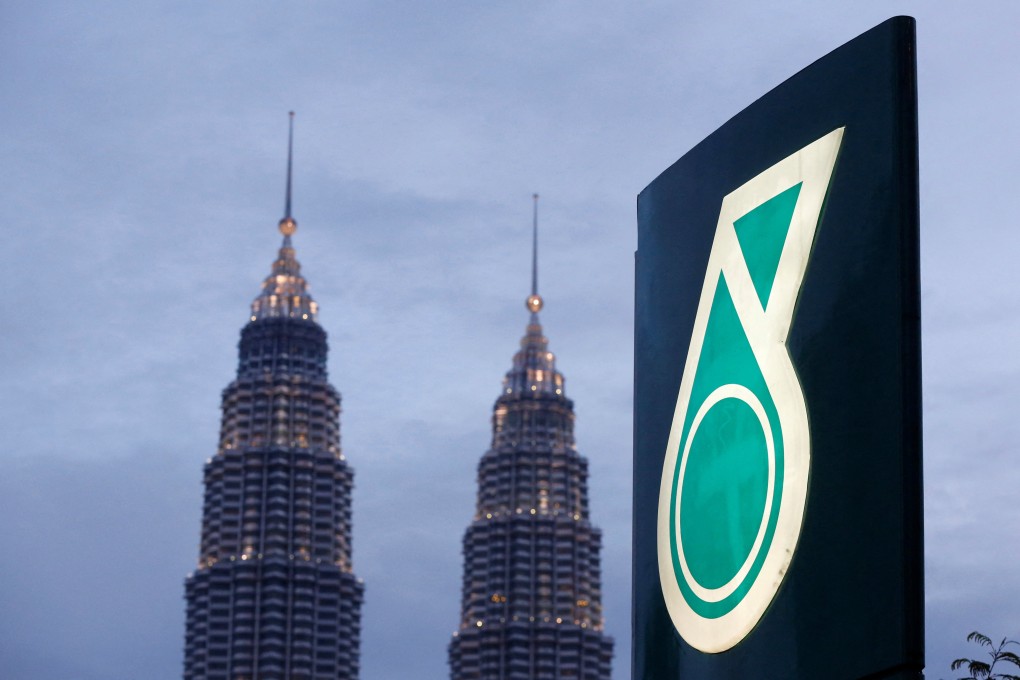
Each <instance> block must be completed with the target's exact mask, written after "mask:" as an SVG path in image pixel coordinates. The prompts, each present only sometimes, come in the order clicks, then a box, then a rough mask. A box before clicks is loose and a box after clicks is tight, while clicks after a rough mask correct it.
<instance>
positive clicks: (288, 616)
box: [184, 114, 613, 680]
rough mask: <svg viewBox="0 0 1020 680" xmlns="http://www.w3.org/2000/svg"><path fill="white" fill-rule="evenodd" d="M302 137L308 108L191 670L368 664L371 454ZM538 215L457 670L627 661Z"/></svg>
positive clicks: (254, 327) (308, 672)
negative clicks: (311, 229) (329, 291)
mask: <svg viewBox="0 0 1020 680" xmlns="http://www.w3.org/2000/svg"><path fill="white" fill-rule="evenodd" d="M292 116H293V114H292ZM292 150H293V117H292V118H291V133H290V145H289V151H288V159H287V192H286V208H285V214H284V218H283V219H282V220H280V224H279V228H280V231H281V233H282V234H283V243H282V245H281V247H280V251H279V254H278V257H277V259H276V261H275V262H274V263H273V266H272V272H271V273H270V275H269V276H268V277H267V278H266V279H265V280H264V281H263V283H262V289H261V291H260V292H259V294H258V296H257V297H256V298H255V300H254V302H253V303H252V306H251V315H250V317H249V322H248V324H247V325H246V326H245V327H244V328H243V329H242V331H241V340H240V343H239V361H238V369H237V377H236V378H235V379H234V381H233V382H231V383H230V385H228V386H227V388H226V389H225V390H224V391H223V400H222V424H221V428H220V441H219V446H218V449H217V452H216V455H214V456H213V457H212V458H210V459H209V460H208V461H207V462H206V465H205V474H204V482H205V498H204V505H203V516H202V536H201V544H200V548H199V560H198V568H197V569H196V570H195V571H194V572H193V573H192V574H190V575H189V576H188V578H187V580H186V585H185V590H186V600H187V624H186V632H185V660H184V678H185V680H313V679H314V680H319V679H323V680H324V679H326V678H333V679H342V680H348V679H350V680H353V679H356V678H358V677H359V669H360V660H359V649H360V635H361V606H362V599H363V592H364V587H363V585H362V582H361V580H360V579H358V578H357V577H356V576H355V574H354V571H353V566H352V560H351V490H352V487H353V471H352V469H351V467H350V466H349V465H348V464H347V461H346V458H345V456H344V454H343V453H342V451H341V449H340V423H339V416H340V394H339V393H338V392H337V391H336V389H334V388H333V386H332V385H330V384H329V382H328V379H327V372H326V355H327V351H328V347H327V342H326V333H325V331H324V330H323V329H322V327H321V326H319V324H318V322H317V314H318V305H317V304H316V303H315V302H314V301H313V300H312V298H311V295H310V294H309V292H308V287H307V282H306V281H305V279H304V277H303V276H302V275H301V267H300V265H299V264H298V261H297V259H296V255H295V250H294V248H293V245H292V243H291V237H292V236H293V234H294V233H295V231H296V229H297V222H296V221H295V220H294V219H293V217H292V216H291V200H290V197H291V159H292V157H293V154H292ZM535 198H536V200H537V198H538V197H537V196H536V197H535ZM536 208H537V203H536ZM533 228H534V232H533V238H534V245H535V246H536V247H535V248H534V250H533V252H534V253H535V258H536V259H535V260H533V262H532V291H531V296H530V297H529V298H528V299H527V303H526V304H527V307H528V310H529V312H530V322H529V324H528V326H527V329H526V332H525V335H524V338H523V339H522V340H521V348H520V350H519V351H518V352H517V354H516V355H514V358H513V366H512V368H511V369H510V371H509V373H507V375H506V377H505V379H504V381H503V390H502V393H501V394H500V396H499V397H498V398H497V400H496V404H495V407H494V412H493V418H492V425H493V435H492V443H491V446H490V448H489V450H488V451H487V452H486V453H485V454H484V455H483V456H482V460H481V462H480V463H479V467H478V500H477V506H476V510H475V516H474V521H473V522H472V523H471V525H470V526H469V527H468V529H467V532H466V534H465V536H464V545H463V552H464V579H463V593H462V603H461V620H460V625H459V629H458V631H457V632H456V633H454V635H453V638H452V640H451V642H450V645H449V660H450V671H451V678H452V680H490V679H491V680H554V679H558V678H579V679H581V680H608V678H609V677H610V661H611V658H612V645H613V643H612V639H611V638H609V637H607V636H606V635H605V634H604V633H603V617H602V592H601V568H600V562H599V553H600V548H601V533H600V532H599V530H598V529H597V528H596V527H594V526H592V524H591V523H590V521H589V517H588V485H587V477H588V465H587V461H586V460H585V458H584V457H582V456H581V455H579V454H578V452H577V450H576V448H575V446H574V438H573V424H574V411H573V402H572V401H571V400H570V399H568V398H567V396H566V394H565V388H564V378H563V375H562V374H561V373H559V372H558V371H557V370H556V364H555V358H554V356H553V354H552V353H551V352H549V350H548V348H547V344H548V343H547V340H546V338H545V337H543V333H542V327H541V325H540V324H539V319H538V313H539V311H540V310H541V309H542V304H543V303H542V298H541V297H540V296H539V295H538V286H537V283H538V281H537V210H536V220H535V224H534V225H533Z"/></svg>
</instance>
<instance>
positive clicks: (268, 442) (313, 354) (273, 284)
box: [184, 113, 363, 680]
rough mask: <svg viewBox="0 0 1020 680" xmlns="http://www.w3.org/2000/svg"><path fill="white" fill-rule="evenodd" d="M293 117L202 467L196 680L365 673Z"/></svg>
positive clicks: (346, 488)
mask: <svg viewBox="0 0 1020 680" xmlns="http://www.w3.org/2000/svg"><path fill="white" fill-rule="evenodd" d="M290 115H291V119H290V133H289V136H288V151H287V199H286V208H285V214H284V217H283V219H282V220H280V225H279V226H280V232H281V233H282V234H283V245H282V246H281V247H280V252H279V255H278V256H277V259H276V261H275V262H274V263H273V268H272V273H271V274H270V275H269V276H268V277H266V279H265V281H263V283H262V290H261V292H260V293H259V294H258V296H257V297H256V298H255V300H254V302H252V305H251V317H250V320H249V322H248V324H247V325H246V326H245V327H244V328H243V329H242V330H241V341H240V343H239V350H240V351H239V361H238V367H237V378H236V379H235V380H234V381H233V382H232V383H230V385H228V386H227V388H226V389H225V390H223V400H222V410H223V419H222V423H221V426H220V441H219V447H218V450H217V452H216V455H215V456H213V457H212V458H210V459H209V460H208V461H207V462H206V464H205V503H204V506H203V511H202V539H201V546H200V549H199V558H198V569H197V570H196V571H195V572H193V573H192V574H190V575H189V576H188V578H187V580H186V584H185V590H186V594H185V597H186V599H187V629H186V633H185V652H184V678H185V680H242V679H243V680H284V679H286V680H305V679H307V680H313V679H315V680H318V679H320V678H322V679H325V678H331V679H343V680H348V679H355V678H357V677H358V668H359V636H360V631H361V602H362V594H363V586H362V585H361V582H360V581H359V580H358V579H357V578H355V576H354V573H353V571H352V567H351V486H352V483H353V471H352V470H351V468H350V466H348V464H347V461H346V460H345V459H344V455H343V453H341V451H340V422H339V418H340V394H339V393H338V392H337V391H336V390H335V389H334V388H333V386H332V385H330V384H329V382H327V375H326V353H327V344H326V332H325V331H324V330H323V329H322V327H321V326H319V324H318V323H317V322H316V316H317V312H318V305H317V304H316V303H315V302H314V301H313V300H312V297H311V295H310V294H309V293H308V285H307V282H306V281H305V279H304V277H303V276H301V266H300V265H299V264H298V261H297V259H296V257H295V253H294V248H293V246H292V245H291V236H293V235H294V232H295V231H296V230H297V222H296V221H295V220H294V218H293V217H292V216H291V167H292V160H293V148H294V144H293V141H294V118H293V116H294V114H293V113H291V114H290Z"/></svg>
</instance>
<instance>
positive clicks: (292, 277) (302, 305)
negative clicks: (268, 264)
mask: <svg viewBox="0 0 1020 680" xmlns="http://www.w3.org/2000/svg"><path fill="white" fill-rule="evenodd" d="M293 168H294V112H293V111H291V112H290V129H289V131H288V135H287V193H286V198H285V202H284V208H283V211H284V216H283V218H282V219H281V220H280V233H281V234H283V244H282V245H281V246H280V252H279V254H278V255H277V257H276V261H275V262H273V271H272V272H271V273H270V274H269V276H267V277H266V278H265V280H264V281H263V282H262V290H261V291H260V292H259V294H258V297H256V298H255V300H254V301H253V302H252V303H251V320H252V321H258V320H259V319H265V318H271V317H287V318H291V319H301V320H303V321H315V320H316V316H317V315H318V312H319V305H318V304H317V303H316V302H315V301H314V300H312V296H311V294H310V293H309V292H308V282H307V281H305V278H304V277H303V276H301V265H300V264H298V261H297V255H296V253H295V252H294V246H293V245H292V244H291V242H290V237H291V235H292V234H293V233H294V232H295V231H297V220H295V219H294V217H293V216H292V215H291V214H290V197H291V176H292V174H293Z"/></svg>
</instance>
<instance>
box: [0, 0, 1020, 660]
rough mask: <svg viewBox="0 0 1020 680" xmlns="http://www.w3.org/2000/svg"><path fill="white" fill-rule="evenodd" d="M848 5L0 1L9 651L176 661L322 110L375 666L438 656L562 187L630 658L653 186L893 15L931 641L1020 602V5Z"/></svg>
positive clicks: (577, 390) (0, 574)
mask: <svg viewBox="0 0 1020 680" xmlns="http://www.w3.org/2000/svg"><path fill="white" fill-rule="evenodd" d="M835 4H836V3H819V2H817V1H811V2H807V1H805V2H782V1H777V0H773V1H772V2H761V1H760V0H753V1H747V2H745V1H738V2H726V3H722V2H717V3H708V2H693V1H689V2H682V1H679V0H672V1H670V2H659V3H638V2H633V3H622V2H607V1H602V0H583V1H577V2H540V1H538V0H532V1H529V2H524V1H516V2H514V1H503V2H478V1H477V0H474V1H466V0H465V1H464V2H417V3H410V2H403V3H401V2H387V1H381V0H371V1H364V2H362V1H354V0H349V1H347V2H343V3H335V2H316V3H282V2H263V3H260V4H259V5H258V7H256V6H255V3H248V2H227V1H221V2H213V3H210V2H137V1H135V2H90V3H86V2H49V3H42V2H31V1H21V2H17V1H11V2H5V3H3V5H2V7H0V131H2V132H0V164H2V165H0V171H2V172H0V177H2V178H3V179H2V182H0V205H2V206H3V214H4V215H6V217H5V218H4V223H5V224H4V227H3V232H2V233H3V239H2V241H0V248H2V249H3V256H2V258H0V261H2V263H3V264H2V267H3V270H4V271H3V273H2V280H3V282H4V285H3V291H4V292H3V293H2V294H0V319H2V321H0V324H2V326H0V328H2V334H0V356H2V357H3V371H2V376H3V378H2V380H3V383H2V385H3V389H2V390H0V400H2V401H0V432H2V440H0V442H2V446H0V545H2V546H3V548H2V550H0V669H2V670H0V675H2V676H3V677H4V678H8V679H10V680H139V679H145V680H169V679H171V678H179V677H180V675H181V660H182V647H183V634H184V607H183V599H182V598H183V579H184V577H185V575H186V574H187V573H188V571H189V570H191V569H193V568H194V565H195V561H196V559H197V556H198V537H199V523H200V506H201V493H202V487H201V474H202V464H203V462H204V461H205V459H206V458H207V457H208V456H210V455H212V454H213V453H214V452H215V446H216V441H217V431H218V428H219V411H218V409H219V396H220V391H221V390H222V389H223V388H224V387H225V386H226V385H227V384H228V383H229V382H230V380H231V379H232V377H233V373H234V370H235V361H236V342H237V339H238V331H239V330H240V328H241V326H242V325H243V324H244V323H245V320H246V318H247V310H248V304H249V303H250V301H251V299H252V298H253V297H254V295H255V293H256V291H257V289H258V285H259V283H260V281H261V279H262V278H263V277H264V276H265V275H266V274H267V273H268V272H269V265H270V263H271V261H272V260H273V258H274V256H275V253H276V248H277V247H278V245H279V234H278V232H277V230H276V222H277V220H278V219H279V218H280V217H281V215H282V210H283V186H284V168H285V154H286V125H287V123H286V113H287V111H288V110H290V109H294V110H295V111H297V118H296V132H295V177H294V184H295V188H294V214H295V217H296V218H297V220H298V222H299V224H300V227H299V230H298V233H297V235H296V236H295V239H294V242H295V246H296V248H297V253H298V258H299V259H300V261H301V262H302V265H303V267H304V273H305V274H306V275H307V277H308V279H309V281H310V283H311V286H312V292H313V295H314V296H315V298H316V300H318V302H319V303H320V305H321V314H320V322H321V323H322V325H323V326H324V327H325V328H326V330H327V331H328V332H329V335H330V345H331V357H330V370H331V380H332V382H333V383H334V384H335V385H336V387H337V388H338V389H339V390H340V391H341V392H342V394H343V397H344V413H343V417H342V432H343V438H344V439H343V441H344V450H345V453H346V455H347V458H348V460H349V461H350V462H351V463H352V464H353V466H354V468H355V473H356V478H355V481H356V488H355V491H354V546H355V552H354V559H355V571H356V573H357V574H358V576H360V577H362V578H364V580H365V582H366V587H367V593H366V601H365V606H364V611H363V614H364V616H363V634H362V640H363V643H362V661H363V663H362V669H363V671H362V678H363V679H364V680H390V679H395V678H410V677H413V678H418V679H421V680H440V679H441V678H445V677H447V674H448V671H447V666H446V645H447V642H448V640H449V636H450V633H451V632H452V631H453V630H454V629H455V627H456V626H457V623H458V611H459V595H460V594H459V588H460V578H461V569H462V565H461V556H460V541H461V536H462V534H463V531H464V529H465V528H466V526H467V525H468V523H469V521H470V520H471V516H472V512H473V503H474V494H475V468H476V464H477V462H478V459H479V457H480V456H481V454H482V453H483V452H484V451H485V449H486V448H487V445H488V443H489V438H490V431H489V417H490V414H491V407H492V402H493V400H494V399H495V397H496V396H497V394H498V391H499V384H500V380H501V378H502V376H503V374H504V373H505V372H506V370H507V369H508V368H509V366H510V359H511V356H512V354H513V352H514V351H515V349H516V347H517V343H518V340H519V338H520V336H521V335H522V334H523V331H524V326H525V323H526V322H527V313H526V312H525V309H524V304H523V302H524V298H525V296H526V295H527V293H528V287H529V276H530V274H529V265H530V253H529V248H530V211H531V200H530V196H531V193H532V192H534V191H537V192H539V193H540V194H541V195H542V199H541V219H540V221H541V256H540V261H541V264H540V266H541V276H540V278H541V292H542V294H543V296H544V297H545V300H546V308H545V311H543V313H542V320H543V323H544V325H545V330H546V334H547V336H548V337H549V339H550V347H551V349H552V350H553V351H554V352H556V354H557V356H558V363H559V368H560V369H561V370H562V371H563V372H564V373H565V375H566V376H567V392H568V394H569V395H570V396H571V397H572V398H573V399H574V400H575V403H576V409H577V414H578V419H577V430H576V432H577V439H578V444H579V448H580V450H581V452H582V453H583V454H584V455H586V456H587V457H588V459H589V460H590V462H591V498H592V508H593V511H592V515H593V520H594V522H595V523H596V524H598V525H599V526H601V527H602V529H603V532H604V537H605V541H604V542H605V547H604V551H603V565H604V570H603V579H604V592H605V604H606V616H607V629H608V631H609V633H610V634H611V635H613V636H614V637H615V638H616V645H617V646H616V658H615V660H614V678H615V679H616V680H624V679H625V678H628V677H629V666H630V661H629V655H630V644H629V637H630V620H629V619H630V604H629V596H630V494H631V491H630V467H631V429H630V428H631V412H630V409H631V378H632V351H631V348H632V341H631V338H632V314H633V305H632V296H633V283H632V282H633V252H634V249H635V247H636V225H635V197H636V195H637V193H638V192H639V191H640V190H641V189H642V188H643V187H644V186H645V185H646V184H648V182H650V181H651V180H652V179H653V178H654V177H655V176H656V175H657V174H658V173H659V172H661V171H662V170H663V169H665V168H666V167H667V166H668V165H669V164H671V163H672V162H673V161H674V160H676V159H677V158H678V157H680V156H681V155H683V154H684V153H685V152H686V151H687V150H688V149H689V148H690V147H691V146H693V145H694V144H696V143H697V142H698V141H700V140H701V139H702V138H703V137H705V136H706V135H708V134H709V133H710V132H712V131H713V130H714V129H715V128H717V127H718V126H719V125H721V124H722V123H723V122H725V121H726V120H727V119H728V118H729V117H730V116H732V115H734V114H735V113H736V112H737V111H739V110H740V109H742V108H743V107H745V106H747V105H748V104H750V103H751V102H752V101H754V100H755V99H756V98H758V97H759V96H761V95H762V94H764V93H765V92H766V91H768V90H769V89H771V88H772V87H774V86H775V85H777V84H778V83H780V82H781V81H782V80H784V79H785V78H787V77H788V76H790V75H792V74H793V73H794V72H796V71H797V70H799V69H800V68H802V67H804V66H806V65H807V64H808V63H810V62H811V61H813V60H815V59H817V58H818V57H820V56H822V55H823V54H825V53H827V52H828V51H830V50H832V49H834V48H835V47H837V46H839V45H840V44H842V43H844V42H846V41H847V40H849V39H851V38H853V37H854V36H856V35H857V34H859V33H861V32H863V31H865V30H867V29H868V28H870V27H871V26H873V25H875V24H877V23H879V22H881V21H882V20H884V19H886V18H888V17H889V16H891V15H892V14H895V13H905V14H913V15H915V16H917V18H918V43H919V54H918V66H919V72H920V86H919V87H920V132H921V200H922V204H921V209H922V213H921V214H922V246H921V247H922V266H923V270H922V275H923V284H922V288H923V293H922V294H923V320H924V381H925V383H924V395H925V447H926V448H925V477H926V480H925V502H926V510H925V521H926V545H927V554H926V578H927V583H926V587H927V640H928V667H929V670H928V677H929V678H940V677H946V678H948V677H950V676H951V674H950V673H949V671H948V663H949V660H951V659H952V658H955V657H956V656H961V655H963V654H965V653H967V652H969V651H972V650H970V649H968V647H967V646H966V644H965V643H964V637H965V636H966V634H967V633H968V632H969V631H971V630H973V629H975V628H976V629H980V630H982V631H984V632H986V633H988V634H990V635H992V637H995V636H1003V635H1009V636H1012V637H1016V636H1018V635H1020V618H1018V609H1020V569H1017V566H1016V565H1017V555H1018V552H1020V551H1018V537H1020V505H1018V504H1017V502H1016V492H1017V489H1018V488H1020V467H1018V466H1017V464H1016V461H1017V442H1018V441H1020V417H1018V408H1017V405H1018V404H1020V353H1018V352H1017V347H1018V340H1020V296H1018V295H1017V292H1016V286H1017V282H1018V281H1020V277H1018V273H1017V271H1018V267H1017V263H1016V257H1017V254H1018V253H1020V230H1018V229H1017V227H1018V215H1020V191H1018V190H1017V188H1016V187H1017V183H1018V180H1020V160H1018V158H1020V154H1018V150H1020V132H1018V130H1020V126H1018V125H1017V121H1016V117H1017V111H1018V110H1020V88H1018V87H1017V72H1018V66H1020V43H1018V40H1017V26H1018V25H1020V3H1016V2H1012V1H1008V0H1004V1H1002V2H997V3H995V2H948V1H946V2H935V1H933V0H927V1H925V2H915V3H911V2H889V1H880V2H879V1H876V2H871V1H862V0H854V2H846V3H839V4H841V5H843V7H833V6H832V5H835ZM834 625H838V622H834Z"/></svg>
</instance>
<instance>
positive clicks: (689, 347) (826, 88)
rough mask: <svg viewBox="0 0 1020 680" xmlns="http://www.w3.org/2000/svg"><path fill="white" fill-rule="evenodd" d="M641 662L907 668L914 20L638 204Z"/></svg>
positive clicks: (654, 674) (830, 61) (754, 118)
mask: <svg viewBox="0 0 1020 680" xmlns="http://www.w3.org/2000/svg"><path fill="white" fill-rule="evenodd" d="M638 217H639V224H638V252H637V258H636V262H637V265H636V327H635V341H636V346H635V349H636V352H635V387H636V391H635V421H634V422H635V459H634V648H633V649H634V660H633V661H634V677H635V678H642V679H659V678H663V679H664V678H670V679H672V678H683V679H684V680H690V679H691V678H695V679H698V680H709V679H714V678H720V679H729V678H732V679H734V680H735V679H736V678H741V679H743V678H747V677H754V678H766V679H768V678H776V679H780V678H782V679H784V680H785V679H789V678H817V677H825V678H837V679H839V678H846V679H847V680H854V679H860V678H869V679H874V680H878V679H880V678H919V677H920V673H921V670H922V668H923V656H922V650H923V634H922V628H923V583H922V574H923V569H922V552H923V551H922V526H921V522H922V513H921V439H920V433H921V429H920V418H921V410H920V323H919V273H918V245H917V244H918V213H917V127H916V86H915V68H914V24H913V20H912V19H909V18H903V17H900V18H896V19H891V20H889V21H888V22H886V23H884V24H882V25H880V26H878V27H876V28H875V29H873V30H871V31H869V32H868V33H866V34H864V35H862V36H860V37H859V38H857V39H855V40H854V41H851V42H850V43H848V44H847V45H844V46H843V47H841V48H839V49H838V50H836V51H834V52H833V53H831V54H829V55H827V56H826V57H824V58H822V59H821V60H819V61H818V62H816V63H815V64H813V65H811V66H809V67H808V68H807V69H805V70H804V71H802V72H801V73H799V74H797V75H795V76H794V77H793V78H791V79H790V80H788V81H787V82H785V83H783V84H782V85H780V86H779V87H777V88H776V89H775V90H773V91H772V92H770V93H768V94H767V95H765V96H764V97H762V99H760V100H759V101H757V102H755V103H754V104H752V105H751V106H750V107H748V108H747V109H745V110H744V111H742V112H741V113H740V114H738V115H737V116H736V117H734V118H733V119H732V120H731V121H729V122H728V123H726V125H724V126H723V127H722V128H720V129H719V130H718V131H716V132H715V133H713V134H712V135H711V136H710V137H708V138H707V139H706V140H705V141H704V142H702V143H701V144H699V145H698V146H697V147H695V149H693V150H692V151H691V152H689V153H688V154H686V155H685V156H684V157H683V158H681V159H680V160H679V161H677V162H676V163H675V164H674V165H673V166H671V167H670V168H669V169H667V170H666V171H665V172H664V173H663V174H662V175H661V176H660V177H659V178H657V179H656V180H655V181H654V182H652V183H651V184H650V185H649V186H648V187H647V188H646V189H645V190H644V191H643V192H642V193H641V195H640V196H639V199H638Z"/></svg>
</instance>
